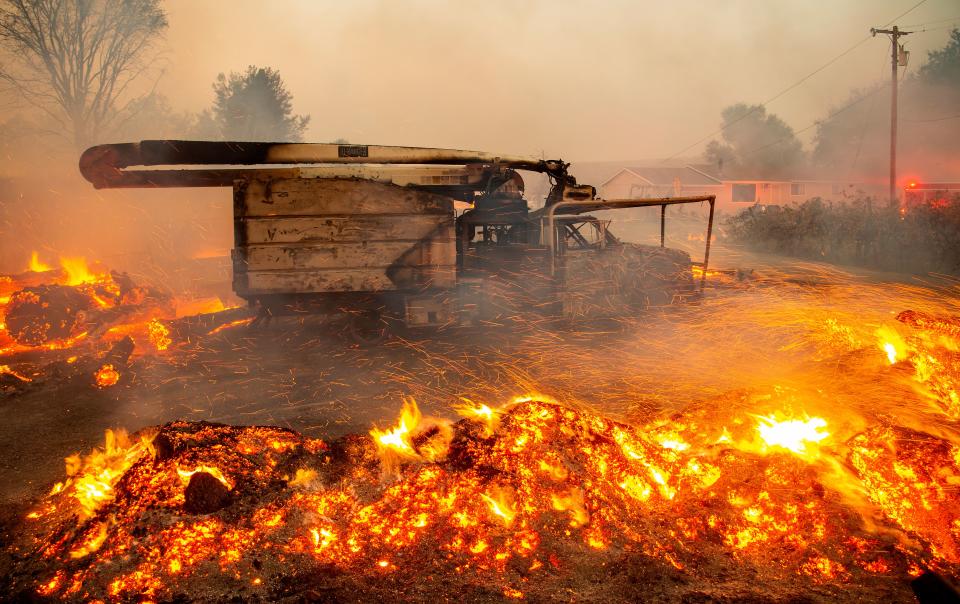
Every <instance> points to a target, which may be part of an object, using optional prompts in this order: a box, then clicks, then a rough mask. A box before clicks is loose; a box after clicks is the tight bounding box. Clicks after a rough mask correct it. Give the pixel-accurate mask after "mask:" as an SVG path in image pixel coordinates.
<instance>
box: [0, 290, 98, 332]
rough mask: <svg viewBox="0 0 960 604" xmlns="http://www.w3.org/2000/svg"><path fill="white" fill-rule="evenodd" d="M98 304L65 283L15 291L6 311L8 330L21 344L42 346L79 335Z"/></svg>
mask: <svg viewBox="0 0 960 604" xmlns="http://www.w3.org/2000/svg"><path fill="white" fill-rule="evenodd" d="M94 308H95V303H94V301H93V299H92V298H91V297H90V296H89V295H87V294H86V293H84V292H82V291H80V290H79V289H77V288H75V287H70V286H66V285H41V286H38V287H30V288H27V289H22V290H20V291H18V292H15V293H14V294H13V295H12V296H11V297H10V302H9V304H8V305H7V310H6V324H7V332H8V333H9V334H10V336H11V337H12V338H13V339H14V340H15V341H16V342H17V343H18V344H23V345H26V346H40V345H42V344H46V343H48V342H52V341H55V340H66V339H69V338H73V337H76V336H78V335H79V334H80V333H82V331H83V325H84V323H85V322H86V320H87V316H88V314H89V313H91V312H93V311H94Z"/></svg>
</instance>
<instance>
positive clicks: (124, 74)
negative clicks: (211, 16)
mask: <svg viewBox="0 0 960 604" xmlns="http://www.w3.org/2000/svg"><path fill="white" fill-rule="evenodd" d="M166 27H167V17H166V13H165V12H164V11H163V9H162V8H161V7H160V0H0V48H2V49H3V50H4V51H6V52H5V53H4V54H5V55H6V56H5V57H4V62H3V63H2V64H0V78H2V79H3V80H4V81H6V82H7V83H9V84H11V85H12V86H13V87H14V88H15V89H16V90H17V91H18V92H19V93H20V94H21V95H22V96H23V98H24V99H25V100H27V101H28V102H29V103H30V104H31V105H33V106H36V107H37V108H39V109H41V110H43V111H44V112H46V114H47V115H49V116H50V118H52V119H53V120H54V121H55V122H56V123H57V124H58V126H59V127H60V129H61V132H62V133H63V134H64V135H67V136H69V137H70V138H72V139H73V142H74V144H75V145H76V146H77V147H78V148H83V147H86V146H87V145H89V144H92V143H95V142H98V141H99V140H100V139H101V137H102V136H103V135H104V134H105V133H106V132H107V131H108V130H109V129H110V128H111V127H114V126H116V125H117V123H118V122H119V121H121V120H122V119H123V118H122V116H123V114H124V110H125V109H126V108H127V104H129V103H130V102H133V101H135V100H137V98H139V97H136V96H133V98H131V95H130V94H129V93H130V92H131V91H130V90H129V88H130V85H131V83H133V82H134V81H135V80H137V79H139V78H140V77H141V76H142V75H144V73H145V70H146V67H147V60H146V59H147V53H148V51H149V50H150V49H151V47H152V46H153V44H154V42H155V41H156V40H157V39H158V38H159V36H160V34H161V33H162V32H163V31H164V30H165V29H166ZM124 98H126V99H127V100H126V102H125V103H126V104H123V105H121V100H122V99H124Z"/></svg>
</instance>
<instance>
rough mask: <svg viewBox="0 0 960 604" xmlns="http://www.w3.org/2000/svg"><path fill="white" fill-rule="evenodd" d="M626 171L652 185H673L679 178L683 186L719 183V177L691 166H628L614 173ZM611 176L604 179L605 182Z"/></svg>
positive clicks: (605, 182)
mask: <svg viewBox="0 0 960 604" xmlns="http://www.w3.org/2000/svg"><path fill="white" fill-rule="evenodd" d="M624 171H627V172H629V173H631V174H633V175H634V176H636V177H637V178H639V179H641V180H644V181H646V182H648V183H649V184H650V185H652V186H664V187H670V186H673V183H674V182H675V181H676V180H677V179H679V180H680V183H681V184H682V185H684V186H711V185H714V186H716V185H720V184H721V182H720V180H719V179H717V178H714V177H713V176H711V175H710V174H707V173H706V172H703V171H701V170H698V169H696V168H694V167H693V166H683V167H678V168H675V167H670V166H628V167H626V168H623V169H622V170H620V171H619V172H617V174H615V175H614V176H616V175H619V174H621V173H622V172H624ZM612 179H613V176H611V177H610V178H608V179H607V180H606V181H604V183H603V184H607V182H609V181H610V180H612Z"/></svg>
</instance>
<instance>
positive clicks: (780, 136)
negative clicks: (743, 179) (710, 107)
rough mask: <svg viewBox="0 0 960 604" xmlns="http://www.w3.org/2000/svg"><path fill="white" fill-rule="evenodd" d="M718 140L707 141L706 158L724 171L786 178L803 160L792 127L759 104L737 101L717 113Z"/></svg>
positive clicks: (801, 164)
mask: <svg viewBox="0 0 960 604" xmlns="http://www.w3.org/2000/svg"><path fill="white" fill-rule="evenodd" d="M721 118H722V120H723V128H724V130H723V134H722V139H723V140H722V141H716V140H714V141H711V142H710V144H708V145H707V149H706V152H705V154H704V156H705V158H706V160H707V161H708V162H710V163H711V164H712V165H714V166H718V167H720V168H722V171H723V172H724V173H725V174H727V175H730V174H733V173H739V174H742V175H743V176H747V177H749V178H787V177H790V176H795V175H796V170H797V168H798V167H802V166H803V164H804V161H805V155H804V151H803V145H802V144H801V142H800V141H799V139H797V137H796V135H795V134H794V132H793V128H791V127H790V126H788V125H787V123H786V122H784V121H783V120H782V119H780V118H779V117H777V116H776V115H775V114H773V113H767V110H766V108H764V107H763V105H747V104H745V103H738V104H736V105H731V106H729V107H727V108H726V109H724V110H723V112H722V113H721Z"/></svg>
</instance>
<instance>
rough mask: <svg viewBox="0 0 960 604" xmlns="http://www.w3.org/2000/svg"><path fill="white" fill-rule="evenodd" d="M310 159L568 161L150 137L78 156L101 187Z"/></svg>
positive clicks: (225, 182)
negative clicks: (156, 138) (150, 138)
mask: <svg viewBox="0 0 960 604" xmlns="http://www.w3.org/2000/svg"><path fill="white" fill-rule="evenodd" d="M310 164H443V165H468V164H489V165H494V164H496V165H500V166H505V167H510V168H515V169H520V170H531V171H535V172H545V173H548V174H551V175H555V176H559V175H563V174H565V173H566V167H567V164H565V163H564V162H563V161H560V160H541V159H536V158H533V157H526V156H521V155H494V154H492V153H485V152H482V151H462V150H459V149H436V148H428V147H394V146H385V145H349V144H344V145H340V144H336V143H260V142H232V141H230V142H218V141H179V140H147V141H141V142H139V143H118V144H110V145H97V146H95V147H90V148H89V149H87V150H86V151H84V153H83V155H81V156H80V173H81V174H82V175H83V177H84V178H86V179H87V180H88V181H90V182H91V183H92V184H93V186H94V187H96V188H98V189H104V188H130V187H133V188H147V187H224V186H230V185H231V184H232V183H233V181H234V180H236V179H238V178H242V177H243V176H244V175H245V174H247V173H249V172H250V171H251V170H252V169H253V168H251V167H250V166H266V168H257V170H258V171H260V170H264V169H266V170H268V171H271V172H275V173H276V174H277V175H283V174H284V173H285V172H289V173H290V175H295V173H296V166H298V165H310ZM131 166H133V167H138V166H142V167H143V168H146V169H132V170H131V169H128V168H130V167H131ZM154 166H158V167H156V168H155V167H154ZM237 166H247V167H237Z"/></svg>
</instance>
